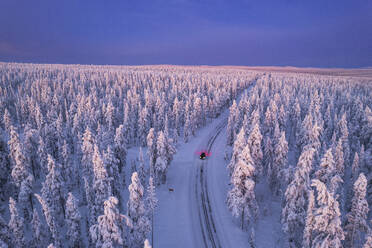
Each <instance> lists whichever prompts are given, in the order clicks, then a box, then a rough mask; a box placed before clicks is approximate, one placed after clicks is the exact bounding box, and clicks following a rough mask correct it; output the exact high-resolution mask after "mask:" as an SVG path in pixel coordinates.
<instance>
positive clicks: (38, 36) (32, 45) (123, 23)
mask: <svg viewBox="0 0 372 248" xmlns="http://www.w3.org/2000/svg"><path fill="white" fill-rule="evenodd" d="M0 61H9V62H35V63H69V64H185V65H194V64H197V65H199V64H209V65H293V66H306V67H307V66H313V67H365V66H372V0H338V1H328V0H308V1H305V0H282V1H280V0H261V1H260V0H147V1H144V0H89V1H81V0H61V1H54V0H35V1H31V0H0Z"/></svg>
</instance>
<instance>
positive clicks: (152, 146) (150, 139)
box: [146, 128, 157, 176]
mask: <svg viewBox="0 0 372 248" xmlns="http://www.w3.org/2000/svg"><path fill="white" fill-rule="evenodd" d="M146 139H147V155H148V156H149V159H150V176H151V175H152V176H155V171H154V169H155V162H156V154H157V151H156V134H155V130H154V128H151V129H150V131H149V133H148V135H147V138H146Z"/></svg>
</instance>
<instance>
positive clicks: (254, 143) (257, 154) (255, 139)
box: [247, 123, 263, 178]
mask: <svg viewBox="0 0 372 248" xmlns="http://www.w3.org/2000/svg"><path fill="white" fill-rule="evenodd" d="M261 142H262V135H261V131H260V126H259V123H256V124H255V125H254V126H253V129H252V131H251V133H250V134H249V136H248V139H247V146H249V149H250V151H251V157H252V159H253V162H254V166H255V173H256V174H255V175H256V177H257V178H259V177H260V176H261V175H262V173H263V161H262V159H263V154H262V147H261Z"/></svg>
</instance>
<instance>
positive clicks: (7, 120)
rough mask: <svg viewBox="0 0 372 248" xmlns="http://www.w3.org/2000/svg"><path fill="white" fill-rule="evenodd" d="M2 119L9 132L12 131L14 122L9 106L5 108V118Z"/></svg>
mask: <svg viewBox="0 0 372 248" xmlns="http://www.w3.org/2000/svg"><path fill="white" fill-rule="evenodd" d="M2 121H3V123H4V127H5V130H6V131H8V132H9V133H11V130H12V125H13V124H12V118H11V116H10V113H9V110H8V109H7V108H5V110H4V115H3V120H2Z"/></svg>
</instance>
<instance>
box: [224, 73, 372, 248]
mask: <svg viewBox="0 0 372 248" xmlns="http://www.w3.org/2000/svg"><path fill="white" fill-rule="evenodd" d="M371 106H372V82H371V81H368V80H366V79H364V80H363V79H355V78H354V79H353V78H346V77H331V76H318V75H311V74H294V73H292V74H289V73H272V74H266V75H264V76H263V77H261V78H260V79H259V80H257V83H256V84H255V86H254V88H253V89H252V90H251V91H250V94H247V95H244V96H243V97H242V99H241V101H240V102H239V103H237V102H235V101H234V102H233V104H232V105H231V107H230V112H229V119H228V126H227V131H226V132H227V133H226V137H227V138H226V150H225V158H226V161H227V162H226V163H227V164H228V166H227V167H228V173H229V175H230V178H231V186H230V188H229V192H228V195H227V201H226V202H227V205H228V208H229V209H230V211H231V213H232V215H233V216H234V217H235V218H236V225H239V226H240V228H242V229H243V230H244V231H245V232H247V234H248V237H249V243H250V247H264V246H262V245H260V244H259V243H256V241H255V236H256V235H257V234H258V231H259V230H257V227H258V226H259V223H260V222H261V220H262V219H263V218H268V217H267V216H270V215H273V212H274V210H273V208H278V209H279V210H280V211H279V212H278V213H279V214H277V216H271V217H272V218H271V219H270V220H271V221H272V222H280V223H281V228H280V229H281V230H279V231H280V232H282V233H281V235H280V236H281V237H282V238H281V240H279V241H278V243H277V245H278V246H279V245H280V244H281V246H283V247H305V248H307V247H309V248H310V247H364V248H370V247H372V236H371V235H372V230H371V227H372V222H371V211H370V209H371V206H372V112H371ZM271 224H272V225H274V223H271ZM269 228H271V227H269ZM247 247H248V246H247Z"/></svg>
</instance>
